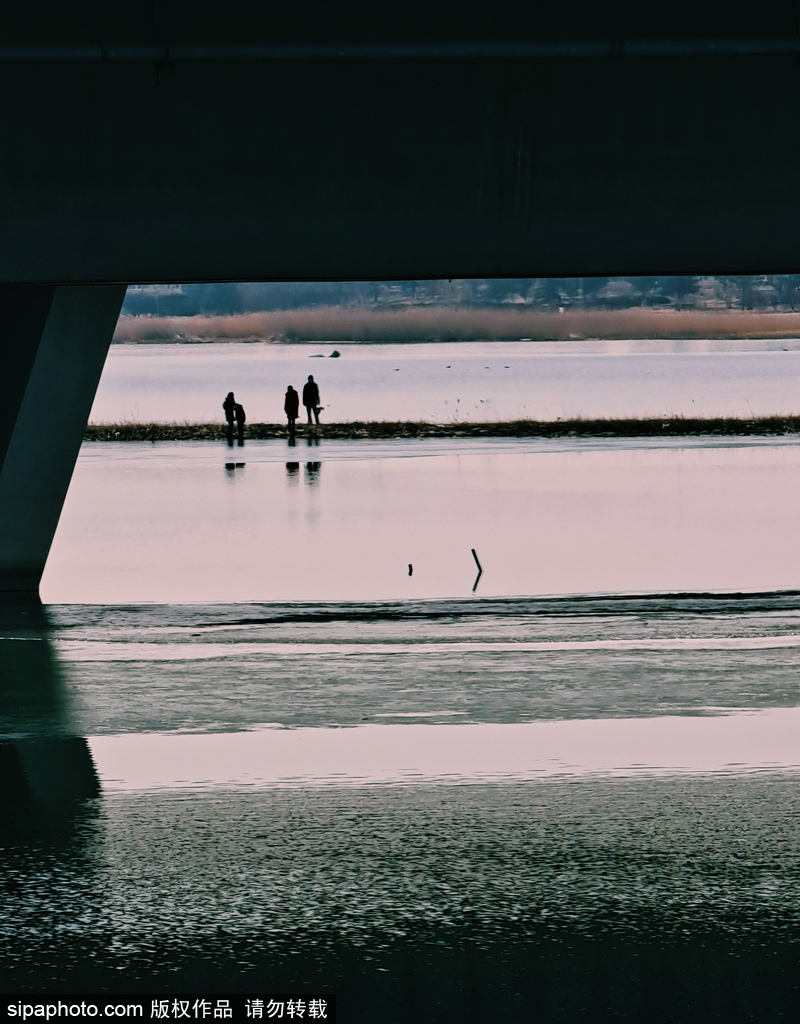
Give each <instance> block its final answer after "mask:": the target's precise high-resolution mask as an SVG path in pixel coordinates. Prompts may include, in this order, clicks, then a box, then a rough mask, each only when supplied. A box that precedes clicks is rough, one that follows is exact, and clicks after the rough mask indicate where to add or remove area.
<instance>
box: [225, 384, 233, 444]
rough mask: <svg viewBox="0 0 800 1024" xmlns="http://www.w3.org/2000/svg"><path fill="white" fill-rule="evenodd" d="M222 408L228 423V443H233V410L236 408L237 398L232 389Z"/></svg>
mask: <svg viewBox="0 0 800 1024" xmlns="http://www.w3.org/2000/svg"><path fill="white" fill-rule="evenodd" d="M222 408H223V409H224V410H225V422H226V423H227V424H228V443H229V444H233V421H234V411H233V410H234V409H235V408H236V399H235V398H234V397H233V392H232V391H229V392H228V396H227V398H226V399H225V401H224V402H223V403H222Z"/></svg>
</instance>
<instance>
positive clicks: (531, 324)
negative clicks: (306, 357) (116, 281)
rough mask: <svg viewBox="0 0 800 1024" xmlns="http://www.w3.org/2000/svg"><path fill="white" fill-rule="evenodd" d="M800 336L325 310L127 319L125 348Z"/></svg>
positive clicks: (653, 322) (782, 326)
mask: <svg viewBox="0 0 800 1024" xmlns="http://www.w3.org/2000/svg"><path fill="white" fill-rule="evenodd" d="M782 338H800V313H798V312H791V311H785V312H774V311H769V312H756V311H754V310H731V309H720V310H675V309H649V308H641V307H638V308H633V309H621V310H614V309H591V310H590V309H585V310H583V309H565V310H564V311H563V312H562V313H559V312H558V311H552V312H551V311H547V310H537V309H531V308H530V307H526V306H521V307H520V306H508V307H505V308H500V309H498V308H491V309H487V308H481V307H467V308H465V307H441V306H419V307H404V308H399V309H396V310H373V309H352V308H347V307H340V306H325V307H323V306H319V307H314V308H311V309H295V310H273V311H268V312H262V313H237V314H230V315H226V316H184V317H180V316H122V317H120V319H119V323H118V324H117V328H116V331H115V334H114V341H115V342H116V343H118V344H167V343H173V344H175V343H180V344H203V343H205V344H208V343H214V342H217V343H219V342H223V343H224V342H272V343H273V344H281V343H284V344H285V343H292V344H301V343H302V344H333V343H336V344H372V345H376V344H402V343H419V342H472V341H589V340H592V341H598V340H636V339H654V340H656V339H663V340H691V339H708V340H729V341H736V340H745V339H753V340H755V339H776V340H777V339H782Z"/></svg>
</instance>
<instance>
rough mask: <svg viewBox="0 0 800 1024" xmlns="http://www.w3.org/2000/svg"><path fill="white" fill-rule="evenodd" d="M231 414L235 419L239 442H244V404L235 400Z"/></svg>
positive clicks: (245, 418)
mask: <svg viewBox="0 0 800 1024" xmlns="http://www.w3.org/2000/svg"><path fill="white" fill-rule="evenodd" d="M233 416H234V419H235V420H236V430H237V433H238V435H239V444H244V425H245V422H246V420H247V417H246V416H245V414H244V406H242V405H239V403H238V402H237V403H236V405H234V407H233Z"/></svg>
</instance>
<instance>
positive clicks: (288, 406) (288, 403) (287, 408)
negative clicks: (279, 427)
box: [283, 384, 310, 434]
mask: <svg viewBox="0 0 800 1024" xmlns="http://www.w3.org/2000/svg"><path fill="white" fill-rule="evenodd" d="M283 411H284V412H285V413H286V419H287V420H288V422H289V433H290V434H293V433H294V421H295V420H296V419H297V414H298V412H300V396H299V395H298V393H297V392H296V391H295V389H294V388H293V387H292V385H291V384H290V385H289V386H288V388H287V389H286V397H285V398H284V400H283ZM309 422H310V421H309Z"/></svg>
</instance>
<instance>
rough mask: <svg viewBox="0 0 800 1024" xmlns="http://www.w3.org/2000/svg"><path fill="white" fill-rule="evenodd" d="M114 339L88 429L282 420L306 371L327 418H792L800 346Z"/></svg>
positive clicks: (799, 343) (753, 343)
mask: <svg viewBox="0 0 800 1024" xmlns="http://www.w3.org/2000/svg"><path fill="white" fill-rule="evenodd" d="M337 348H338V351H339V352H340V353H341V357H340V358H339V359H330V358H322V359H317V358H312V357H313V356H315V355H318V354H321V355H324V356H326V357H327V356H329V355H330V353H331V352H332V351H333V346H331V345H319V346H314V345H270V344H209V345H139V346H136V345H113V346H112V347H111V352H110V354H109V357H108V361H107V363H106V368H105V371H104V373H103V378H102V380H101V382H100V387H99V389H98V392H97V398H96V400H95V404H94V407H93V409H92V414H91V421H92V422H94V423H119V422H125V421H134V422H140V423H147V422H167V423H170V422H178V423H181V422H184V421H188V422H192V423H213V422H220V421H222V419H223V413H222V400H223V398H224V397H225V395H226V393H227V392H228V391H230V390H233V391H234V392H235V393H236V396H237V398H238V399H239V401H241V402H242V403H243V404H244V407H245V409H246V411H247V415H248V419H249V420H250V421H251V422H266V423H275V422H283V421H284V418H285V417H284V412H283V395H284V392H285V391H286V386H287V384H292V385H293V386H294V387H296V388H298V389H299V388H300V387H301V386H302V384H303V383H304V382H305V380H306V378H307V377H308V375H309V374H313V375H314V377H315V379H316V380H317V382H318V383H319V386H320V393H321V397H322V404H323V406H324V407H325V410H324V413H323V421H325V420H327V421H328V422H333V421H337V422H340V421H347V420H389V421H398V420H430V421H433V422H437V423H449V422H452V421H456V420H466V421H479V420H504V419H524V418H528V419H543V420H555V419H557V418H558V417H561V418H566V417H571V416H584V417H607V416H664V415H684V416H744V417H747V416H768V415H772V414H777V413H797V411H798V402H799V401H800V399H799V398H798V396H799V395H800V341H797V340H781V341H769V342H766V341H748V342H736V341H726V342H711V341H706V342H702V341H694V342H689V341H685V342H656V341H640V342H633V341H625V342H608V341H603V342H601V341H589V342H474V343H464V342H458V343H457V342H453V343H442V344H430V343H426V344H424V345H422V344H420V345H346V344H345V345H341V344H340V345H338V346H337Z"/></svg>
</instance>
